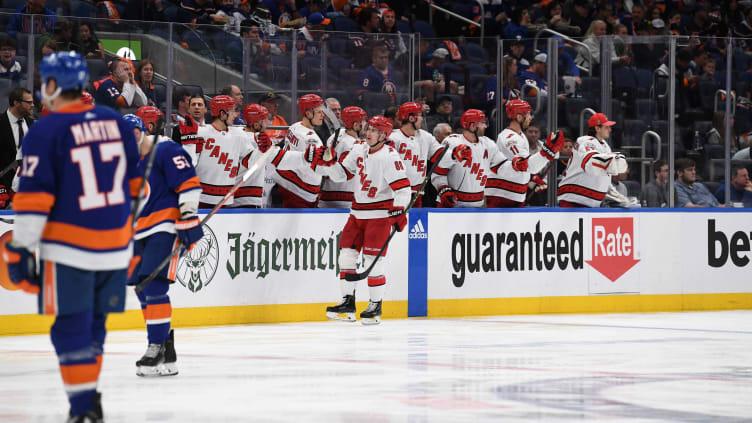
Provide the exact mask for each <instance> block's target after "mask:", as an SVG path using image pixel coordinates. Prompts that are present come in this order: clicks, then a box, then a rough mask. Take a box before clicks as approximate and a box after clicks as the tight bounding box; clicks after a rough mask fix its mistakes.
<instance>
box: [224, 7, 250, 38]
mask: <svg viewBox="0 0 752 423" xmlns="http://www.w3.org/2000/svg"><path fill="white" fill-rule="evenodd" d="M250 17H251V0H240V3H239V4H238V8H237V9H235V10H234V11H233V12H232V14H231V15H230V20H229V21H227V23H226V24H225V31H227V32H229V33H230V34H232V35H234V36H236V37H240V36H241V35H240V27H241V25H242V24H243V22H245V21H246V20H248V19H249V18H250Z"/></svg>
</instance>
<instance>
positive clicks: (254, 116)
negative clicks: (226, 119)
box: [243, 103, 269, 125]
mask: <svg viewBox="0 0 752 423" xmlns="http://www.w3.org/2000/svg"><path fill="white" fill-rule="evenodd" d="M268 118H269V111H268V110H266V107H264V106H262V105H259V104H256V103H252V104H247V105H246V106H245V107H244V108H243V119H245V123H246V124H248V125H251V124H254V123H256V122H261V121H262V120H264V119H268Z"/></svg>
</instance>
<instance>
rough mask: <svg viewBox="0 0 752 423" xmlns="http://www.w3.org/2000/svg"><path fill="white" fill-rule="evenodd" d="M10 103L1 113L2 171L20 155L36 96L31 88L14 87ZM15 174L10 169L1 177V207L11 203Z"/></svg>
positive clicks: (0, 164) (0, 155)
mask: <svg viewBox="0 0 752 423" xmlns="http://www.w3.org/2000/svg"><path fill="white" fill-rule="evenodd" d="M8 104H9V105H10V106H9V107H8V110H6V111H5V112H3V113H0V171H1V170H3V169H5V168H6V167H7V166H9V165H10V164H12V163H13V162H14V161H15V160H16V158H17V157H20V154H19V150H20V148H21V140H22V139H23V136H24V134H26V133H27V132H29V126H30V125H31V124H32V123H33V122H34V121H33V120H32V119H31V111H32V109H33V108H34V98H33V97H32V96H31V92H29V90H27V89H26V88H21V87H17V88H14V89H13V90H12V91H11V92H10V94H9V95H8ZM14 174H15V172H14V171H9V172H6V173H5V175H2V176H1V177H0V209H4V208H6V206H7V205H9V204H10V201H9V200H10V199H11V198H12V196H13V191H12V190H11V184H12V183H13V175H14Z"/></svg>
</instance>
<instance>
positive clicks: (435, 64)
mask: <svg viewBox="0 0 752 423" xmlns="http://www.w3.org/2000/svg"><path fill="white" fill-rule="evenodd" d="M448 56H449V50H447V49H445V48H444V47H439V48H437V49H436V50H434V51H433V53H432V54H431V60H429V61H428V62H426V64H425V65H423V72H422V73H421V76H422V77H423V79H424V80H423V81H419V82H422V84H421V86H422V87H423V88H424V90H425V94H426V97H428V100H429V101H433V100H434V99H435V98H436V93H441V92H445V90H446V81H445V80H444V72H445V71H446V62H447V59H448ZM449 92H450V93H452V94H456V93H457V82H456V81H449Z"/></svg>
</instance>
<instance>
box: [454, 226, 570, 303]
mask: <svg viewBox="0 0 752 423" xmlns="http://www.w3.org/2000/svg"><path fill="white" fill-rule="evenodd" d="M582 229H583V222H582V219H579V223H578V229H576V230H574V231H572V232H571V233H568V232H566V231H558V232H551V231H545V232H544V231H542V230H541V222H540V221H538V222H537V223H536V224H535V230H534V231H532V232H498V233H490V232H486V233H483V234H480V233H475V234H472V233H466V234H455V235H454V237H453V238H452V250H451V251H452V267H453V269H454V273H453V274H452V283H454V286H456V287H458V288H459V287H461V286H462V285H463V284H464V283H465V277H466V275H467V273H475V272H501V271H503V270H506V271H507V272H523V271H538V272H540V271H552V270H554V268H558V270H566V269H568V268H572V269H582V267H583V257H582V254H583V245H582Z"/></svg>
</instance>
